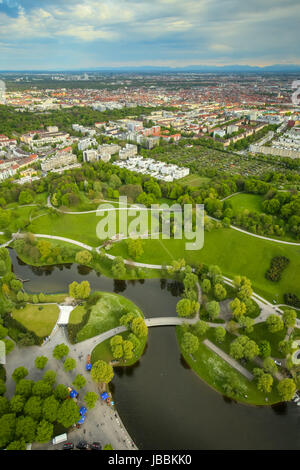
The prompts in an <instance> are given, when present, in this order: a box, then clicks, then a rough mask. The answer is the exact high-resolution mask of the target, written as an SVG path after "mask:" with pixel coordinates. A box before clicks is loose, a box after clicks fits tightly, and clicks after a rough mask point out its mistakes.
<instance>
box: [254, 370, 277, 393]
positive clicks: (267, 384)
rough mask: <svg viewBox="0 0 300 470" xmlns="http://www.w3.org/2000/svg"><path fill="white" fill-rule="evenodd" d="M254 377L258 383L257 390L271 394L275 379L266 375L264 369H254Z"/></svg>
mask: <svg viewBox="0 0 300 470" xmlns="http://www.w3.org/2000/svg"><path fill="white" fill-rule="evenodd" d="M253 374H254V377H255V378H256V382H257V389H258V390H259V391H260V392H263V393H270V392H271V391H272V386H273V377H272V375H270V374H266V373H265V372H264V371H263V370H262V369H253Z"/></svg>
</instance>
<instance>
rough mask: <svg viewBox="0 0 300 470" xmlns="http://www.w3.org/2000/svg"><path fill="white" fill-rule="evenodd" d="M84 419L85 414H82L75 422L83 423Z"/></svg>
mask: <svg viewBox="0 0 300 470" xmlns="http://www.w3.org/2000/svg"><path fill="white" fill-rule="evenodd" d="M84 421H85V415H82V416H81V418H80V420H79V421H77V424H83V423H84Z"/></svg>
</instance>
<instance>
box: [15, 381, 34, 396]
mask: <svg viewBox="0 0 300 470" xmlns="http://www.w3.org/2000/svg"><path fill="white" fill-rule="evenodd" d="M33 383H34V382H33V381H32V380H28V379H21V380H20V381H19V382H18V383H17V385H16V394H18V395H23V396H24V397H26V398H28V397H30V395H31V392H32V387H33Z"/></svg>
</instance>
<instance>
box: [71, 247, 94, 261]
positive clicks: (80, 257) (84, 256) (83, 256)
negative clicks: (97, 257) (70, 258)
mask: <svg viewBox="0 0 300 470" xmlns="http://www.w3.org/2000/svg"><path fill="white" fill-rule="evenodd" d="M92 258H93V256H92V254H91V253H90V252H89V251H88V250H83V251H78V252H77V253H76V256H75V261H76V263H78V264H89V263H90V262H91V261H92Z"/></svg>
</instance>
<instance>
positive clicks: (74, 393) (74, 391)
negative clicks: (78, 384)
mask: <svg viewBox="0 0 300 470" xmlns="http://www.w3.org/2000/svg"><path fill="white" fill-rule="evenodd" d="M77 396H78V393H77V392H76V390H74V389H73V390H71V392H70V397H71V398H76V397H77Z"/></svg>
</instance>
